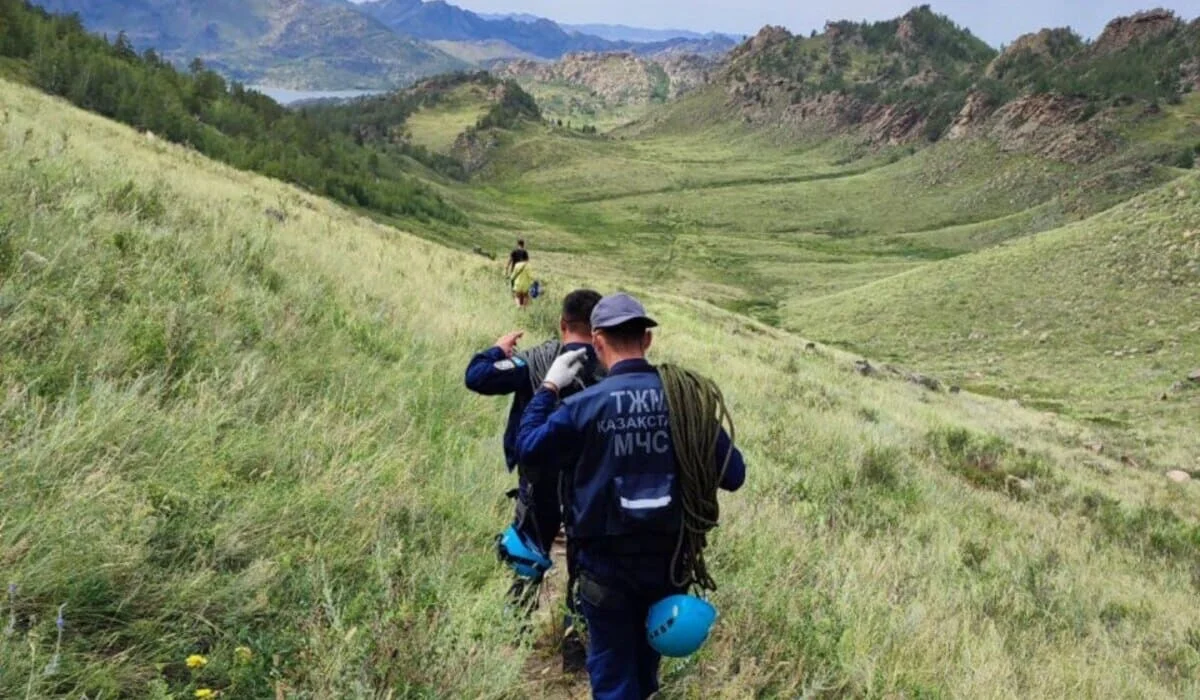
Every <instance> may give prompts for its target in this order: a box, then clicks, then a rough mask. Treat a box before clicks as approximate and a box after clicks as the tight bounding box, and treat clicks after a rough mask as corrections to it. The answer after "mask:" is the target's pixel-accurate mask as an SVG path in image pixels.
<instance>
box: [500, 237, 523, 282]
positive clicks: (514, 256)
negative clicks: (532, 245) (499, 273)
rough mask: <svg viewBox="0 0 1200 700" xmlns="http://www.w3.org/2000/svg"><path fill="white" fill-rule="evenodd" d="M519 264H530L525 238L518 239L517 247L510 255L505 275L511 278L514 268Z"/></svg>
mask: <svg viewBox="0 0 1200 700" xmlns="http://www.w3.org/2000/svg"><path fill="white" fill-rule="evenodd" d="M519 262H529V251H528V250H525V239H524V238H518V239H517V247H516V248H513V251H512V252H511V253H509V254H508V263H507V264H506V265H505V266H504V274H505V275H508V276H510V277H511V276H512V272H513V268H514V267H516V266H517V263H519Z"/></svg>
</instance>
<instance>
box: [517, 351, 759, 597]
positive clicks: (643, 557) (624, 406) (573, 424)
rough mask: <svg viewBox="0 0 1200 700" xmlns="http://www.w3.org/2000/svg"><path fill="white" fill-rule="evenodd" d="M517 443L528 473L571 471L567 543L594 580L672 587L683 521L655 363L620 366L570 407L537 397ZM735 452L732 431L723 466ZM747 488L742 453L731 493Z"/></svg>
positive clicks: (722, 442)
mask: <svg viewBox="0 0 1200 700" xmlns="http://www.w3.org/2000/svg"><path fill="white" fill-rule="evenodd" d="M517 442H518V458H519V459H520V460H521V463H522V464H523V465H525V467H526V468H529V469H532V470H537V471H539V472H560V471H561V472H565V479H566V481H565V483H564V490H565V493H564V510H565V512H564V521H565V522H566V527H567V534H568V536H569V537H571V538H573V541H574V542H575V544H576V546H577V548H578V550H577V551H578V553H579V562H580V564H581V566H582V567H583V568H584V569H585V570H587V571H588V572H589V574H592V575H593V576H596V577H598V578H600V579H602V580H601V582H602V583H608V584H609V585H619V586H622V587H626V588H639V589H640V588H647V587H651V586H660V587H661V586H662V585H663V582H664V581H666V580H667V579H666V572H667V567H668V566H669V562H670V558H671V555H672V554H673V553H674V544H675V542H676V541H677V537H678V533H679V526H680V523H681V519H680V503H679V493H678V490H679V487H678V484H677V483H676V472H677V467H676V463H675V450H674V446H673V444H672V441H671V429H670V425H669V423H668V414H667V405H666V398H665V395H664V392H663V387H662V380H661V379H660V378H659V376H658V371H657V370H655V369H654V367H653V366H652V365H651V364H650V363H648V362H646V361H645V360H628V361H625V362H620V363H618V364H617V365H616V366H614V367H613V368H612V369H611V370H610V372H609V375H608V378H607V379H605V380H604V381H602V382H600V383H599V384H597V385H595V386H593V387H591V388H589V389H587V390H585V391H582V392H580V393H578V394H576V395H574V396H572V397H570V398H567V399H565V400H563V401H562V403H561V404H559V402H558V398H557V397H556V396H555V395H554V393H553V392H550V391H546V390H542V391H539V392H537V394H535V395H534V397H533V399H532V400H531V401H530V402H529V406H528V407H527V408H526V410H525V414H524V416H523V417H522V420H521V425H520V432H519V435H518V438H517ZM729 448H730V440H729V436H728V435H727V434H726V433H725V431H723V430H722V431H721V433H720V435H719V437H718V441H717V459H720V460H723V459H724V458H725V456H726V454H728V452H729ZM745 480H746V463H745V461H744V460H743V458H742V455H741V452H739V451H738V450H736V449H735V450H734V451H733V455H732V458H731V459H730V462H729V466H728V468H727V469H726V472H725V477H724V480H723V481H722V483H721V488H723V489H726V490H728V491H736V490H737V489H739V488H741V486H742V484H743V483H744V482H745ZM634 541H638V542H646V543H650V544H649V545H648V546H647V547H646V549H645V550H644V551H640V552H630V551H628V550H629V548H628V547H627V546H624V545H625V543H629V542H634ZM655 543H657V544H655Z"/></svg>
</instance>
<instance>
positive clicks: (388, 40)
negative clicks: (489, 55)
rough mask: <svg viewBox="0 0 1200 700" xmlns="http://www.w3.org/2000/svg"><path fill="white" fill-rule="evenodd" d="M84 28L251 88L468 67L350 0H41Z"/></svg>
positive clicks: (397, 80) (382, 84)
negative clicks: (197, 63) (201, 65)
mask: <svg viewBox="0 0 1200 700" xmlns="http://www.w3.org/2000/svg"><path fill="white" fill-rule="evenodd" d="M35 4H37V5H40V6H41V7H43V8H44V9H46V10H49V11H50V12H56V13H71V12H74V13H78V14H79V16H80V18H81V19H82V20H83V23H84V26H86V27H87V28H88V29H90V30H92V31H96V32H105V33H107V34H109V35H110V36H115V35H116V34H117V33H118V32H122V31H123V32H125V33H126V35H127V36H128V37H129V39H130V40H131V41H132V42H133V44H134V45H135V46H136V47H137V48H139V49H148V48H153V49H155V50H156V51H158V52H159V53H160V54H161V55H163V56H165V57H166V58H168V59H171V60H173V61H176V62H178V63H187V62H188V61H190V60H192V59H193V58H200V59H202V60H203V61H204V62H205V63H206V64H207V65H208V66H209V67H211V68H214V69H216V70H219V71H220V72H222V73H224V74H226V75H228V76H229V77H231V78H234V79H236V80H240V81H243V82H245V83H249V84H269V85H274V86H277V87H284V88H298V89H350V88H389V87H395V86H398V85H405V84H408V83H411V82H412V81H414V80H417V79H419V78H421V77H424V76H427V75H430V74H434V73H444V72H448V71H453V70H460V69H466V68H469V67H470V64H469V63H467V62H466V61H463V60H461V59H458V58H455V57H453V56H451V55H449V54H448V53H446V52H444V51H441V50H440V49H437V48H436V47H434V46H431V45H430V44H428V43H426V42H422V41H417V40H414V39H412V38H411V37H407V36H404V35H402V34H398V33H396V32H395V31H392V30H391V29H389V28H388V27H387V26H385V25H384V24H382V23H381V22H379V21H378V20H376V19H374V18H372V17H371V16H370V15H368V14H365V13H362V12H359V11H358V10H357V9H356V8H355V6H354V5H352V4H350V3H349V2H345V1H344V0H36V1H35Z"/></svg>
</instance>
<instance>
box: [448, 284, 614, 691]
mask: <svg viewBox="0 0 1200 700" xmlns="http://www.w3.org/2000/svg"><path fill="white" fill-rule="evenodd" d="M598 301H600V294H599V293H598V292H594V291H592V290H590V289H579V290H576V291H573V292H571V293H570V294H568V295H567V296H566V297H565V298H564V299H563V303H562V316H561V317H560V319H559V324H558V328H559V339H557V340H548V341H546V342H545V343H543V344H542V345H539V346H537V347H535V348H532V349H530V350H528V351H524V352H517V351H516V347H517V343H518V342H519V341H520V339H521V337H522V336H523V335H524V334H523V333H522V332H521V331H514V332H512V333H509V334H507V335H505V336H503V337H501V338H500V339H499V340H497V341H496V344H495V345H494V346H492V347H491V348H488V349H487V350H484V351H483V352H481V353H479V354H477V355H475V356H474V357H473V358H471V362H470V364H469V365H468V366H467V372H466V384H467V388H468V389H470V390H471V391H473V392H475V393H478V394H482V395H484V396H507V395H510V394H511V395H512V397H513V400H512V408H511V409H510V410H509V415H508V426H507V428H506V429H505V431H504V460H505V463H506V464H507V466H508V470H509V471H510V472H512V471H513V470H516V471H517V488H516V489H514V490H513V491H510V492H509V496H510V497H512V498H515V499H516V513H515V517H514V519H513V524H512V525H511V526H510V527H509V528H508V529H507V530H506V531H505V533H504V535H502V536H501V541H500V542H499V545H500V551H499V554H500V557H501V559H503V560H505V561H506V562H507V563H509V564H510V565H512V567H513V569H514V571H515V574H514V581H513V585H512V588H511V589H510V591H509V602H510V604H511V605H514V606H516V607H517V608H519V609H520V610H522V611H523V612H524V613H526V614H528V613H530V612H532V610H533V608H534V607H536V605H537V593H538V589H539V586H540V584H541V582H542V578H543V575H544V574H545V573H546V570H547V569H549V567H550V551H551V548H552V547H553V545H554V540H555V538H556V537H557V535H558V533H559V528H560V527H561V525H562V510H561V507H560V503H559V493H558V481H557V479H548V480H544V481H538V480H535V479H532V478H531V475H530V473H529V472H528V470H526V469H525V468H524V466H523V465H522V464H521V463H520V460H519V459H518V457H517V429H518V428H519V427H520V422H521V415H522V414H523V413H524V410H525V406H526V405H527V404H528V403H529V400H530V399H532V398H533V394H534V392H535V391H536V390H537V389H538V387H540V386H541V385H542V382H543V381H544V380H545V376H546V372H547V370H549V368H550V366H551V364H552V363H553V362H554V360H555V358H557V357H558V356H559V355H561V354H562V353H564V352H577V353H580V355H579V358H580V362H581V364H582V367H581V368H580V371H579V373H578V375H577V377H576V378H575V380H573V381H572V382H568V383H567V384H565V385H564V386H563V389H562V391H563V393H564V395H570V394H573V393H575V392H577V391H580V390H582V389H584V388H586V387H588V386H591V385H593V384H595V383H597V382H599V381H600V379H601V378H603V376H604V373H603V370H601V369H600V366H599V363H598V362H597V360H596V356H595V352H594V351H593V350H592V332H591V315H592V309H593V308H595V306H596V303H597V302H598ZM566 627H567V629H568V630H571V629H572V628H573V625H571V624H570V621H569V620H568V624H567V625H566ZM562 652H563V665H564V669H565V670H578V669H579V668H582V664H583V658H582V657H583V655H584V651H583V648H582V642H581V641H580V640H579V636H578V634H575V633H573V632H572V633H571V634H568V636H567V637H566V638H565V639H564V640H563V649H562Z"/></svg>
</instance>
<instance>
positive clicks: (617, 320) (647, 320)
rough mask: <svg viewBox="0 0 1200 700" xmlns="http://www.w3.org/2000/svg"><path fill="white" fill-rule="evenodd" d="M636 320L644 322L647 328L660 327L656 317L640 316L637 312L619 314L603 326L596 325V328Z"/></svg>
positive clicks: (612, 326) (602, 328) (614, 326)
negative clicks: (624, 314) (626, 314)
mask: <svg viewBox="0 0 1200 700" xmlns="http://www.w3.org/2000/svg"><path fill="white" fill-rule="evenodd" d="M634 321H640V322H641V323H642V325H644V326H645V327H646V328H656V327H658V321H655V320H654V319H652V318H650V317H649V316H639V315H637V314H630V315H628V316H618V317H616V318H614V319H611V320H609V321H606V322H605V323H604V325H603V326H596V328H597V329H599V330H605V329H608V328H616V327H617V326H623V325H625V324H626V323H633V322H634Z"/></svg>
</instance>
